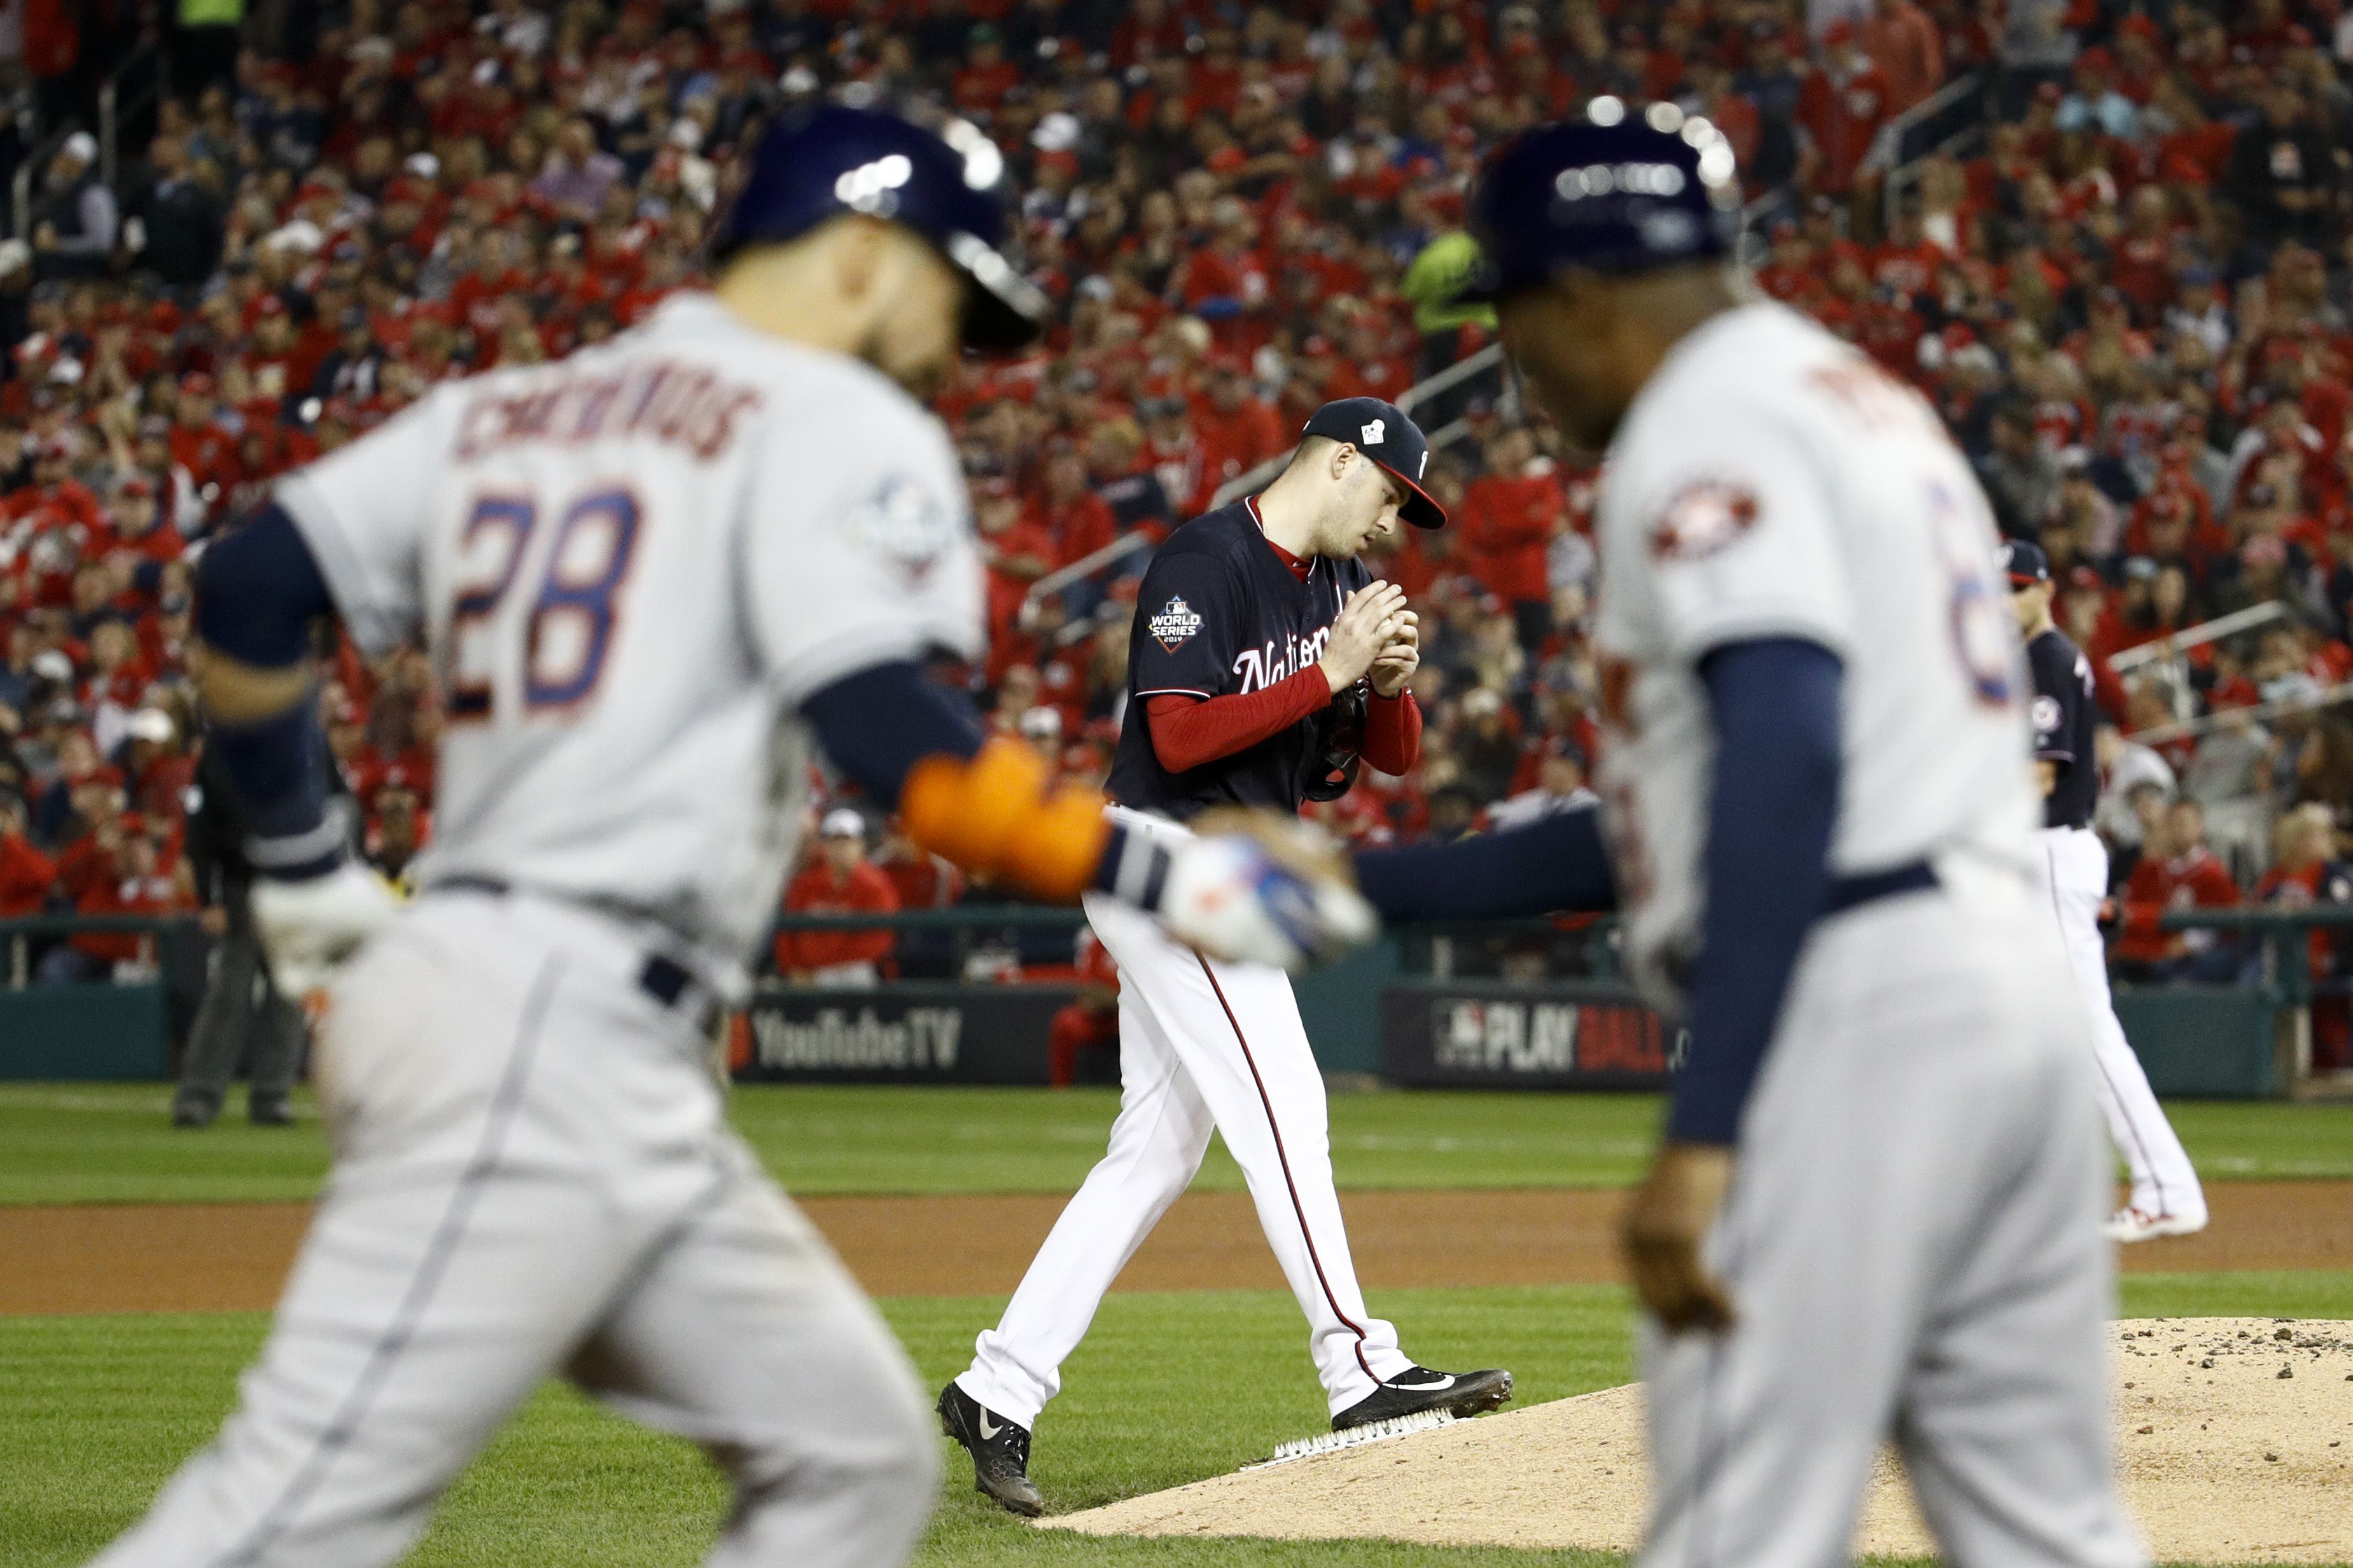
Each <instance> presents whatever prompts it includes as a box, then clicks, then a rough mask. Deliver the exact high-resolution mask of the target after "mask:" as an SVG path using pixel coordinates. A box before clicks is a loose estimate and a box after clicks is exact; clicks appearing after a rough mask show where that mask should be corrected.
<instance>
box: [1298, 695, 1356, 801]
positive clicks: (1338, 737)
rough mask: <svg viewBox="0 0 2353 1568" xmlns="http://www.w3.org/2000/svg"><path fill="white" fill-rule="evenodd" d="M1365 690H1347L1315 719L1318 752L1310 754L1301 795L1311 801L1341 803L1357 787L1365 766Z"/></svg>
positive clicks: (1335, 697)
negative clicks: (1342, 797)
mask: <svg viewBox="0 0 2353 1568" xmlns="http://www.w3.org/2000/svg"><path fill="white" fill-rule="evenodd" d="M1364 745H1365V689H1364V686H1363V684H1362V683H1361V682H1360V683H1358V684H1357V685H1355V686H1349V687H1344V688H1342V689H1340V690H1339V691H1338V692H1337V693H1336V694H1335V695H1334V697H1333V699H1332V706H1330V707H1329V708H1326V709H1325V710H1324V711H1323V712H1321V713H1318V714H1317V715H1316V716H1315V749H1314V751H1312V752H1309V753H1308V754H1307V763H1306V776H1305V777H1304V778H1303V779H1302V780H1301V781H1300V794H1301V795H1304V796H1305V797H1306V798H1307V799H1309V800H1319V801H1320V800H1337V799H1339V798H1340V797H1341V796H1342V795H1345V794H1347V793H1348V792H1349V790H1351V789H1353V788H1355V787H1356V770H1357V769H1358V768H1360V767H1362V766H1363V765H1364V762H1365V759H1364V756H1363V754H1362V753H1363V751H1364Z"/></svg>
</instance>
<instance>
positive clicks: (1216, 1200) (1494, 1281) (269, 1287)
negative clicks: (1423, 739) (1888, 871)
mask: <svg viewBox="0 0 2353 1568" xmlns="http://www.w3.org/2000/svg"><path fill="white" fill-rule="evenodd" d="M2207 1194H2208V1198H2209V1200H2210V1202H2211V1205H2212V1208H2213V1215H2214V1220H2213V1224H2212V1225H2211V1226H2210V1227H2209V1228H2208V1229H2207V1230H2206V1231H2205V1232H2204V1233H2203V1234H2201V1235H2199V1236H2195V1237H2183V1238H2179V1239H2176V1240H2169V1241H2160V1242H2151V1243H2147V1244H2145V1245H2142V1246H2139V1247H2126V1248H2124V1249H2123V1251H2122V1254H2121V1256H2122V1260H2123V1263H2124V1267H2125V1268H2127V1269H2146V1270H2157V1271H2173V1272H2187V1271H2193V1270H2215V1269H2264V1268H2353V1183H2344V1182H2228V1183H2217V1184H2213V1185H2211V1186H2210V1187H2209V1188H2208V1189H2207ZM1065 1201H1066V1200H1065V1199H1064V1198H1063V1197H1062V1196H1060V1195H1059V1194H1018V1195H1003V1196H986V1195H984V1196H952V1197H936V1196H917V1197H816V1198H808V1199H806V1200H803V1203H802V1207H803V1208H804V1209H805V1210H806V1211H807V1214H808V1215H809V1216H810V1218H812V1219H813V1220H815V1221H816V1222H817V1224H818V1227H819V1228H820V1229H822V1230H823V1231H824V1232H825V1234H826V1236H827V1237H828V1239H830V1240H831V1241H832V1243H833V1245H834V1247H836V1248H837V1249H838V1250H839V1252H840V1253H841V1255H842V1258H843V1259H844V1260H845V1261H846V1262H847V1263H848V1264H849V1268H850V1269H851V1271H852V1272H853V1273H855V1274H856V1275H857V1276H858V1279H859V1280H860V1283H862V1284H863V1285H864V1286H865V1287H866V1289H868V1290H869V1291H870V1292H871V1293H873V1294H875V1295H878V1296H986V1295H1003V1294H1007V1293H1008V1292H1010V1291H1011V1290H1012V1289H1013V1287H1014V1285H1015V1284H1016V1283H1018V1281H1019V1279H1020V1278H1021V1272H1022V1269H1023V1268H1025V1267H1027V1265H1028V1264H1029V1258H1030V1257H1031V1255H1032V1254H1033V1253H1034V1252H1035V1251H1036V1249H1037V1247H1038V1244H1039V1242H1040V1241H1042V1240H1043V1239H1044V1238H1045V1236H1046V1232H1047V1230H1048V1229H1049V1228H1050V1227H1051V1226H1052V1225H1053V1223H1054V1219H1055V1216H1056V1215H1059V1214H1060V1212H1061V1209H1062V1205H1063V1203H1064V1202H1065ZM1623 1201H1624V1200H1623V1197H1622V1195H1621V1194H1620V1193H1618V1192H1616V1191H1612V1190H1608V1189H1514V1190H1506V1191H1450V1192H1353V1193H1347V1194H1343V1196H1342V1200H1341V1202H1342V1206H1343V1207H1344V1208H1345V1211H1346V1214H1347V1219H1348V1234H1349V1241H1350V1243H1351V1246H1352V1249H1353V1250H1354V1252H1355V1254H1356V1262H1357V1268H1358V1272H1359V1273H1360V1274H1361V1275H1362V1277H1363V1279H1364V1280H1365V1283H1366V1286H1367V1287H1369V1288H1372V1289H1382V1288H1388V1289H1407V1288H1411V1287H1422V1286H1429V1287H1440V1288H1443V1287H1466V1288H1467V1287H1483V1286H1509V1285H1573V1284H1594V1283H1604V1282H1609V1281H1614V1280H1616V1279H1618V1278H1619V1273H1618V1264H1617V1253H1616V1247H1615V1242H1614V1239H1613V1227H1614V1226H1615V1224H1616V1221H1617V1215H1618V1210H1619V1206H1620V1204H1621V1203H1622V1202H1623ZM310 1217H311V1209H310V1206H309V1205H305V1204H217V1205H206V1204H188V1205H65V1206H25V1207H14V1208H11V1207H0V1258H6V1259H8V1267H6V1268H0V1313H52V1312H72V1313H80V1312H187V1311H249V1310H259V1309H263V1308H267V1307H269V1305H270V1304H271V1303H272V1302H273V1301H274V1300H276V1298H277V1295H278V1289H279V1286H280V1283H281V1282H282V1281H283V1280H284V1279H285V1277H286V1270H287V1267H288V1265H289V1264H290V1262H291V1261H292V1258H293V1256H294V1249H295V1247H296V1246H297V1245H298V1244H299V1243H300V1241H301V1236H302V1229H303V1226H306V1225H307V1224H308V1223H309V1221H310ZM1118 1289H1123V1290H1205V1289H1282V1275H1281V1274H1280V1273H1279V1272H1278V1271H1277V1269H1276V1268H1275V1266H1274V1260H1273V1258H1272V1257H1271V1256H1270V1254H1269V1253H1268V1251H1267V1247H1266V1241H1265V1239H1264V1237H1262V1236H1261V1234H1260V1231H1259V1223H1258V1215H1257V1212H1256V1210H1255V1209H1254V1208H1253V1207H1252V1206H1251V1204H1250V1198H1249V1195H1248V1194H1242V1193H1195V1194H1187V1196H1185V1197H1184V1198H1182V1199H1180V1200H1179V1201H1178V1202H1177V1204H1176V1206H1175V1207H1174V1208H1173V1209H1171V1210H1170V1211H1169V1213H1168V1214H1167V1215H1166V1217H1165V1218H1163V1219H1162V1220H1161V1222H1160V1225H1159V1226H1158V1228H1157V1229H1155V1231H1154V1232H1153V1234H1152V1237H1151V1239H1150V1240H1148V1241H1147V1242H1145V1246H1144V1249H1143V1250H1142V1251H1141V1252H1140V1253H1138V1254H1137V1255H1136V1257H1135V1259H1134V1261H1133V1262H1132V1263H1130V1264H1129V1265H1128V1267H1127V1270H1126V1272H1125V1273H1124V1274H1122V1275H1121V1276H1120V1280H1119V1285H1118Z"/></svg>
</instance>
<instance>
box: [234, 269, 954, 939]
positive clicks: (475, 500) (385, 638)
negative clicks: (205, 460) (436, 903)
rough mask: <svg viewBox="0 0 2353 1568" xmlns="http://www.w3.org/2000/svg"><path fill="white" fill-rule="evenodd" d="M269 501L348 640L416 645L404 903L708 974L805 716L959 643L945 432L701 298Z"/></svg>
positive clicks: (439, 410)
mask: <svg viewBox="0 0 2353 1568" xmlns="http://www.w3.org/2000/svg"><path fill="white" fill-rule="evenodd" d="M277 499H278V500H279V502H280V505H282V506H283V507H284V508H285V509H286V510H287V511H288V512H289V513H290V514H291V515H292V516H293V518H294V520H295V521H296V522H297V524H298V525H299V526H300V527H301V531H302V534H303V537H304V538H305V539H306V540H307V541H308V542H310V545H311V552H313V553H314V554H315V555H316V556H317V557H318V561H319V565H320V569H321V571H322V573H323V574H325V576H326V580H327V584H328V586H329V588H330V589H331V591H332V593H333V595H334V597H335V602H336V605H337V606H338V607H339V608H340V609H341V610H342V612H343V618H344V623H345V625H346V626H347V627H348V628H349V630H350V633H351V635H352V637H353V638H354V639H355V640H356V641H357V642H358V644H359V646H360V647H362V648H363V649H364V651H366V652H367V653H368V654H370V655H378V654H382V653H384V652H385V651H387V650H388V649H390V648H392V647H396V646H397V645H398V644H400V643H401V642H403V641H404V640H406V639H410V638H416V637H421V638H422V639H423V641H424V643H425V645H426V647H427V649H428V650H429V652H430V654H431V657H432V659H433V663H434V667H435V669H436V671H437V673H438V678H439V681H440V685H441V689H442V691H443V694H444V700H445V701H446V703H447V706H448V730H447V734H446V736H445V738H444V739H443V741H442V742H441V759H440V778H439V792H438V800H437V802H436V805H435V813H434V843H433V846H432V847H431V849H430V850H429V851H428V852H427V855H426V856H425V857H424V858H423V859H422V860H421V862H420V864H419V868H418V876H419V880H420V883H421V884H427V885H429V884H430V883H431V882H432V881H434V880H435V879H441V878H447V877H449V876H453V875H473V876H484V877H494V878H498V879H502V880H505V881H508V882H512V883H513V884H514V885H516V886H518V887H522V888H529V889H538V890H542V891H545V892H549V893H554V894H557V895H561V896H565V897H568V898H575V899H578V900H584V901H588V902H592V903H596V904H599V905H603V906H607V907H611V908H616V909H618V910H623V911H626V912H628V913H632V914H636V915H638V916H642V917H644V918H647V919H650V920H654V921H659V923H660V924H662V925H664V926H666V927H668V928H669V929H670V930H671V931H676V932H678V933H680V934H681V935H682V936H684V937H685V938H686V939H687V940H688V941H689V942H692V943H694V944H695V945H696V946H697V947H698V948H700V949H702V951H704V952H706V953H707V954H708V955H709V956H710V957H711V958H712V959H714V960H718V961H720V962H722V963H724V964H726V965H728V966H729V967H731V968H732V967H733V965H735V964H738V963H741V962H742V961H743V959H744V956H745V955H746V954H747V953H748V952H750V951H751V950H752V949H753V947H754V945H755V944H756V942H758V940H759V939H760V937H761V936H762V934H763V933H764V932H765V930H766V927H767V922H768V920H769V917H770V914H771V912H772V911H773V910H774V908H775V904H776V892H777V887H778V884H779V882H780V880H781V879H782V877H783V874H784V869H785V867H786V863H787V862H788V861H789V859H790V858H791V856H792V852H793V849H794V846H795V843H796V841H797V837H798V833H799V827H800V816H801V810H802V797H803V795H804V785H805V782H806V778H807V761H808V752H809V746H808V738H807V731H806V729H805V727H804V726H803V725H802V724H801V722H800V721H799V720H798V719H797V707H798V704H799V703H800V701H801V700H803V699H805V698H807V696H809V695H810V694H811V693H812V692H814V691H816V690H818V689H820V688H822V687H823V686H825V685H827V684H828V682H830V681H833V680H835V679H839V678H841V677H843V676H846V675H849V674H853V673H855V672H856V671H858V670H860V669H862V668H867V667H869V666H871V665H873V664H876V663H879V662H882V661H884V660H890V659H900V658H917V657H921V656H922V655H923V653H925V652H926V651H927V650H929V649H931V648H934V647H943V648H945V649H948V650H950V651H952V652H954V653H955V654H957V655H960V656H962V657H965V658H976V657H977V656H978V655H979V653H980V651H981V645H982V637H983V619H982V613H981V579H980V570H979V565H978V560H977V557H976V553H975V551H974V547H973V542H972V535H971V528H970V521H969V515H968V509H967V506H966V501H965V489H964V481H963V478H962V475H961V473H960V471H959V469H958V467H957V463H956V459H955V452H954V450H953V448H952V447H951V446H950V444H949V441H948V438H947V436H946V433H945V432H944V430H943V429H942V428H941V426H940V425H939V423H938V422H937V421H936V420H935V419H934V418H933V417H932V416H930V414H928V413H927V412H926V411H925V410H923V408H922V407H920V406H919V405H916V404H915V403H914V402H913V400H912V399H910V398H909V397H908V396H907V395H905V394H904V393H903V392H902V391H901V390H900V389H899V388H898V387H897V386H896V385H895V384H892V383H891V382H890V381H888V380H887V379H885V378H884V377H883V376H881V374H878V373H876V372H874V371H873V370H871V369H870V368H868V367H867V366H865V365H863V364H861V363H857V362H855V361H852V360H849V359H846V358H843V357H841V356H839V355H835V354H827V353H817V352H814V351H811V350H807V349H802V348H798V347H796V346H794V345H791V344H788V343H786V342H781V341H779V340H776V339H774V338H771V337H768V336H765V335H764V334H761V333H759V332H756V331H753V330H752V329H750V328H747V327H744V326H743V325H742V324H740V323H738V322H737V321H735V320H734V319H733V317H732V316H730V315H729V314H728V313H727V312H726V311H725V310H723V308H722V307H721V306H719V305H718V304H717V303H716V302H715V301H713V300H711V299H710V298H709V297H708V296H704V295H687V296H682V297H679V298H675V299H672V300H670V301H668V302H667V303H665V304H664V305H663V306H662V307H661V309H660V310H659V311H657V312H656V313H655V315H654V316H653V317H652V319H651V320H649V321H648V322H646V323H645V324H644V325H643V326H641V327H639V328H638V329H637V330H635V331H629V332H627V333H624V334H623V335H621V336H620V337H617V338H616V339H614V340H612V341H611V342H607V343H604V344H600V345H598V346H597V347H596V348H593V349H586V350H583V351H581V352H580V353H575V354H573V355H571V356H570V357H568V358H566V359H564V360H562V361H559V362H557V363H552V364H544V365H533V366H529V367H522V368H517V369H512V370H500V371H493V372H491V373H490V374H485V375H482V376H480V377H476V378H474V379H471V380H468V381H464V382H459V383H454V384H449V385H447V386H444V387H441V388H438V389H437V390H436V391H435V392H434V393H433V394H432V395H430V396H428V397H427V398H425V399H424V400H422V401H421V402H419V403H418V404H417V405H415V406H414V407H412V408H410V409H408V410H406V411H405V412H404V413H402V414H401V415H400V416H398V417H397V418H396V419H394V420H393V421H391V422H390V423H389V424H387V425H385V426H384V427H383V428H382V429H380V430H378V431H375V433H373V434H371V435H369V436H367V437H364V439H362V440H360V441H357V442H354V443H353V445H351V446H349V447H343V448H342V449H341V450H339V451H336V452H334V453H332V454H331V455H329V456H328V457H326V458H322V459H321V460H320V461H318V462H316V463H314V464H311V466H310V467H308V468H303V469H301V470H300V471H299V472H297V473H294V474H292V475H290V476H289V477H288V478H287V479H284V480H283V481H282V482H281V483H280V485H279V487H278V497H277Z"/></svg>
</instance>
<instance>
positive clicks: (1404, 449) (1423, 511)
mask: <svg viewBox="0 0 2353 1568" xmlns="http://www.w3.org/2000/svg"><path fill="white" fill-rule="evenodd" d="M1300 434H1301V435H1302V436H1322V437H1325V438H1327V439H1329V440H1334V441H1345V442H1346V443H1347V444H1348V445H1349V446H1351V447H1355V448H1356V450H1357V451H1359V452H1362V453H1363V454H1364V455H1365V456H1366V457H1367V458H1371V459H1372V460H1373V461H1374V462H1376V463H1378V464H1379V465H1380V466H1381V467H1382V468H1384V469H1386V470H1388V475H1389V477H1390V478H1391V479H1395V480H1397V482H1398V483H1399V484H1401V485H1403V486H1404V487H1405V489H1406V498H1405V504H1404V505H1403V506H1401V507H1399V508H1398V516H1399V517H1402V518H1404V519H1405V520H1406V521H1408V522H1409V523H1411V524H1413V525H1414V526H1415V527H1416V528H1444V527H1445V526H1446V509H1445V508H1444V507H1442V506H1440V505H1439V504H1438V503H1437V502H1436V501H1434V500H1430V492H1429V491H1428V490H1426V489H1422V488H1421V480H1422V476H1423V474H1424V473H1425V472H1426V471H1427V470H1428V469H1429V468H1430V440H1429V438H1428V437H1425V436H1423V435H1422V433H1421V426H1419V425H1416V424H1415V423H1414V422H1413V421H1412V420H1411V419H1409V418H1408V417H1407V416H1406V415H1405V414H1404V412H1403V411H1402V410H1400V409H1399V408H1398V405H1396V404H1394V403H1384V402H1382V401H1381V400H1380V399H1379V398H1377V397H1344V398H1341V399H1340V400H1339V401H1338V402H1336V403H1327V404H1325V405H1324V406H1323V407H1321V408H1319V409H1317V410H1316V411H1315V413H1314V416H1312V417H1310V418H1309V420H1308V421H1307V428H1305V429H1304V430H1302V431H1301V432H1300Z"/></svg>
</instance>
